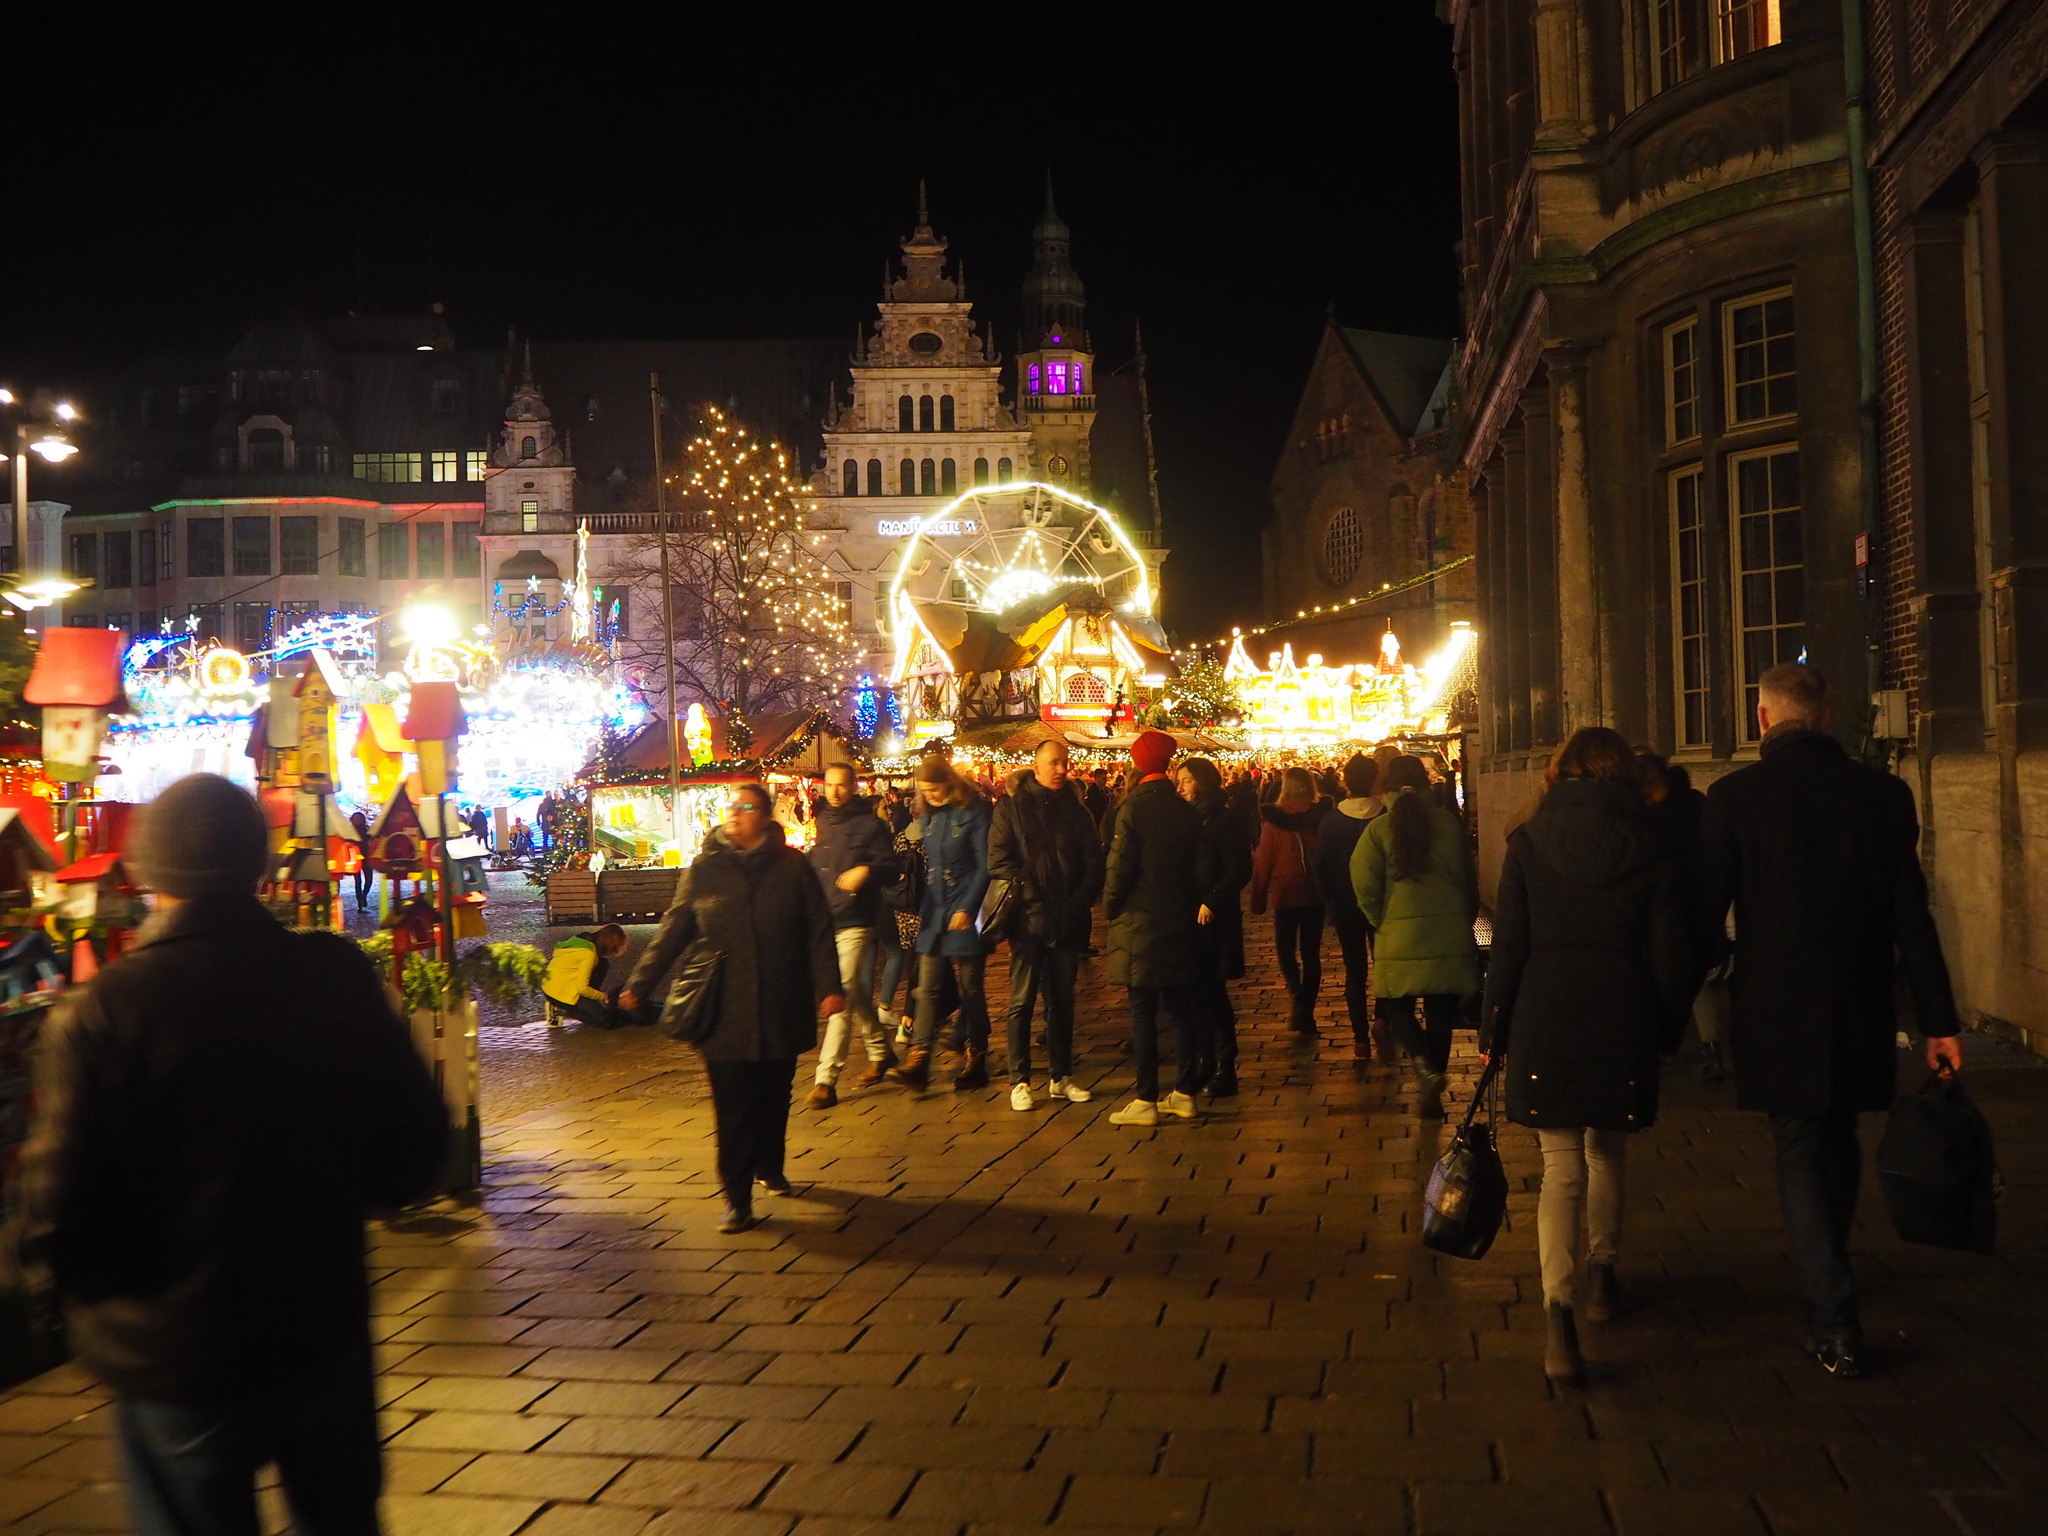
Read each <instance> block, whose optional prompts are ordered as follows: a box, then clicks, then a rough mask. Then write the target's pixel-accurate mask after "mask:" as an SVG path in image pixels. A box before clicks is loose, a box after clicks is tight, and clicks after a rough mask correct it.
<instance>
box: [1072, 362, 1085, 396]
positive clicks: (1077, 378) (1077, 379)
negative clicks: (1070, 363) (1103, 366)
mask: <svg viewBox="0 0 2048 1536" xmlns="http://www.w3.org/2000/svg"><path fill="white" fill-rule="evenodd" d="M1074 393H1075V394H1077V395H1085V394H1087V393H1088V386H1087V385H1085V384H1083V383H1082V382H1081V365H1080V364H1079V363H1076V364H1074Z"/></svg>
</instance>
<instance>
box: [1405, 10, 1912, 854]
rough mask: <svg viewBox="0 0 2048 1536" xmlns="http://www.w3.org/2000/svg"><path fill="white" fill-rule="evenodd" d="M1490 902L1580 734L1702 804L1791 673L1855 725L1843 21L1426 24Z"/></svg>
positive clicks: (1851, 332)
mask: <svg viewBox="0 0 2048 1536" xmlns="http://www.w3.org/2000/svg"><path fill="white" fill-rule="evenodd" d="M1444 14H1445V15H1446V17H1447V19H1448V20H1449V21H1450V22H1451V23H1452V25H1453V27H1454V37H1455V43H1454V47H1455V54H1456V66H1457V72H1458V80H1459V100H1460V134H1461V163H1462V166H1463V175H1462V184H1463V203H1464V206H1463V224H1464V238H1463V245H1462V262H1463V272H1462V279H1463V288H1464V302H1465V313H1466V317H1467V331H1468V335H1467V337H1466V340H1465V342H1464V347H1463V353H1462V356H1461V359H1460V374H1461V388H1462V396H1463V402H1464V424H1463V429H1462V432H1461V442H1460V457H1461V461H1462V468H1463V471H1464V473H1465V474H1466V475H1467V477H1468V481H1469V484H1470V487H1471V496H1472V503H1473V517H1474V527H1475V539H1476V548H1477V551H1478V562H1477V563H1478V578H1479V579H1478V607H1479V622H1478V626H1477V627H1478V630H1479V635H1480V646H1481V651H1480V668H1481V700H1480V714H1481V721H1480V726H1481V747H1480V752H1479V761H1478V764H1477V772H1476V775H1475V787H1476V789H1477V791H1478V796H1479V803H1480V827H1481V866H1482V871H1483V881H1484V884H1485V886H1486V888H1487V889H1488V890H1489V891H1490V890H1491V887H1492V883H1493V880H1494V878H1495V876H1496V874H1497V871H1498V868H1499V862H1500V855H1501V849H1502V841H1503V826H1504V824H1505V823H1506V821H1507V820H1508V819H1509V818H1510V817H1511V816H1512V815H1514V814H1515V813H1516V811H1517V810H1518V809H1519V808H1520V807H1521V806H1523V805H1524V804H1526V802H1527V801H1528V800H1529V799H1530V798H1531V796H1532V794H1533V792H1534V791H1535V789H1536V787H1537V785H1538V783H1539V781H1540V778H1541V774H1542V770H1543V767H1544V765H1545V763H1546V762H1547V760H1548V758H1549V756H1550V754H1551V752H1552V751H1553V750H1554V748H1555V747H1556V745H1557V744H1558V743H1559V742H1560V741H1562V740H1563V739H1564V738H1565V737H1566V736H1567V735H1568V734H1569V733H1570V732H1571V731H1572V730H1574V729H1576V728H1577V727H1579V726H1582V725H1587V724H1610V725H1613V726H1614V727H1616V728H1617V729H1619V730H1621V731H1622V732H1624V733H1625V734H1626V735H1628V736H1629V737H1631V738H1632V739H1635V740H1644V741H1649V742H1654V743H1656V744H1658V745H1659V746H1661V747H1663V748H1665V749H1666V750H1668V751H1670V752H1671V753H1672V754H1673V755H1674V757H1676V758H1677V759H1678V760H1679V761H1681V762H1683V763H1685V764H1686V765H1687V766H1688V767H1689V768H1690V770H1691V771H1692V773H1693V775H1694V777H1695V779H1697V780H1699V781H1702V782H1704V781H1706V780H1709V779H1711V778H1712V777H1714V776H1715V775H1717V774H1719V773H1722V772H1725V771H1726V770H1727V769H1729V768H1730V767H1732V766H1735V765H1738V764H1740V763H1742V762H1744V761H1746V760H1748V759H1750V758H1752V757H1753V756H1754V754H1755V752H1756V745H1757V731H1756V722H1755V714H1754V705H1755V683H1756V679H1757V677H1758V676H1759V675H1760V674H1761V673H1762V671H1763V670H1764V669H1765V668H1766V667H1768V666H1770V665H1772V664H1773V663H1775V662H1777V661H1781V660H1792V659H1798V658H1802V657H1804V658H1806V659H1809V660H1811V661H1813V662H1815V663H1817V664H1818V665H1819V666H1820V667H1821V668H1822V669H1823V670H1824V671H1825V672H1826V673H1827V674H1828V676H1829V677H1830V678H1831V679H1832V680H1833V681H1834V683H1835V685H1836V691H1837V697H1838V700H1839V702H1838V708H1837V716H1838V722H1839V725H1840V727H1841V728H1842V729H1843V731H1844V733H1845V735H1847V736H1849V737H1851V738H1856V739H1858V740H1859V741H1860V738H1861V737H1862V735H1863V726H1864V724H1865V721H1866V719H1867V709H1866V701H1867V697H1868V693H1867V689H1868V677H1869V649H1868V631H1869V629H1870V625H1871V618H1872V608H1871V604H1870V601H1869V599H1868V598H1867V596H1866V593H1865V591H1864V589H1863V586H1862V585H1861V584H1860V583H1859V579H1858V567H1857V564H1856V559H1857V551H1858V548H1859V536H1860V535H1865V534H1867V533H1868V531H1869V530H1868V528H1867V525H1866V519H1865V511H1864V507H1865V498H1864V488H1865V487H1864V479H1863V474H1864V468H1863V454H1862V431H1861V416H1860V413H1859V401H1858V393H1857V385H1856V380H1857V366H1858V329H1857V299H1856V295H1857V287H1856V277H1857V265H1856V260H1855V254H1854V252H1855V247H1854V242H1853V239H1852V229H1851V225H1852V217H1851V190H1850V189H1851V178H1850V167H1849V162H1848V154H1847V141H1846V114H1845V108H1844V89H1845V81H1844V74H1843V48H1842V24H1841V15H1842V13H1841V7H1840V6H1839V4H1837V3H1836V0H1626V3H1622V4H1617V5H1597V4H1593V3H1591V0H1447V3H1446V4H1445V6H1444Z"/></svg>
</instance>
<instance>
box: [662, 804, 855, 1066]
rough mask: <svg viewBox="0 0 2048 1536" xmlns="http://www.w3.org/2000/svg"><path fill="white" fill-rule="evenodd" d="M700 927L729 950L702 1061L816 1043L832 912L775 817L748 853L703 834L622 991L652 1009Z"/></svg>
mask: <svg viewBox="0 0 2048 1536" xmlns="http://www.w3.org/2000/svg"><path fill="white" fill-rule="evenodd" d="M699 934H702V935H703V936H704V937H705V938H707V939H709V940H710V941H711V943H712V945H713V946H714V947H715V948H716V949H717V950H718V951H719V952H720V953H721V954H723V955H724V956H725V961H724V964H723V966H722V967H721V968H720V975H719V984H718V1027H717V1028H716V1029H714V1030H713V1031H712V1032H711V1037H710V1038H709V1039H708V1040H706V1041H705V1042H704V1043H703V1045H702V1046H701V1047H700V1049H701V1050H702V1051H703V1052H704V1056H705V1059H706V1060H707V1061H794V1060H795V1059H796V1058H797V1057H799V1056H801V1055H803V1053H804V1052H805V1051H808V1050H810V1049H812V1048H813V1047H815V1046H816V1045H817V1043H818V1004H819V1002H820V1001H822V1000H823V999H825V998H828V997H830V996H832V995H833V994H834V993H836V992H837V991H838V990H839V953H838V950H837V949H836V948H835V947H834V945H833V940H832V911H831V909H830V908H829V907H827V906H826V905H825V893H824V891H822V890H821V889H819V886H818V877H817V875H816V874H815V873H814V872H813V871H812V869H811V866H810V864H809V862H808V861H807V860H806V859H805V858H804V856H803V855H802V854H800V853H798V852H797V851H796V850H795V849H794V848H791V847H789V846H787V845H786V844H785V843H784V842H783V840H782V828H781V827H780V826H779V825H778V824H776V823H774V822H770V823H769V824H768V837H767V840H766V841H765V842H763V843H761V844H760V845H759V846H758V847H756V848H753V849H751V850H749V851H747V852H742V851H740V850H739V849H738V848H735V847H734V846H733V845H732V844H731V843H730V842H728V841H727V840H726V836H725V830H724V829H723V828H719V829H718V830H716V831H714V832H713V833H712V834H711V835H710V836H709V837H708V838H706V839H705V840H704V851H703V852H702V853H700V854H698V855H697V859H696V862H695V863H693V864H692V865H691V866H690V868H689V870H688V872H687V873H685V874H684V876H683V878H682V880H681V881H680V882H679V883H678V884H677V886H676V899H675V904H674V905H673V906H671V907H670V908H669V909H668V915H667V916H665V917H664V918H662V920H661V928H660V929H659V931H657V932H656V933H655V935H654V942H653V943H651V944H649V945H648V946H647V952H646V953H645V954H644V955H642V956H641V957H640V963H639V964H638V965H636V966H634V967H633V978H632V980H630V981H629V982H627V983H626V990H627V991H629V992H631V993H633V994H634V995H635V996H637V997H638V998H640V999H641V1001H642V1002H643V1003H644V1004H645V1005H647V1006H648V1007H655V1008H658V1007H659V1006H660V1005H661V997H660V995H659V994H658V993H657V991H656V989H657V987H658V986H659V985H660V982H661V978H662V977H663V976H665V975H666V974H667V973H668V968H669V967H670V966H672V965H674V964H675V963H676V960H677V958H678V957H679V956H680V955H681V954H682V952H683V951H684V950H685V949H687V948H688V947H689V946H690V945H691V943H693V942H694V941H695V940H696V938H697V936H698V935H699Z"/></svg>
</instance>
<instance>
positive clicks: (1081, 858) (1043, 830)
mask: <svg viewBox="0 0 2048 1536" xmlns="http://www.w3.org/2000/svg"><path fill="white" fill-rule="evenodd" d="M1067 762H1068V759H1067V747H1066V743H1064V742H1060V741H1043V742H1040V743H1039V744H1038V751H1037V752H1036V753H1035V754H1034V755H1033V756H1032V759H1031V767H1030V768H1029V769H1028V770H1020V771H1019V772H1017V773H1016V774H1014V775H1012V776H1011V779H1010V783H1009V791H1010V792H1009V793H1008V794H1006V795H1005V796H1003V798H1002V799H1000V800H998V801H997V802H996V809H995V820H994V822H993V824H992V825H991V826H990V828H989V834H988V869H989V876H990V878H991V879H995V880H1008V881H1010V882H1011V884H1012V886H1013V888H1014V889H1015V891H1016V896H1015V900H1014V902H1013V904H1012V907H1011V911H1012V914H1013V915H1012V917H1011V919H1010V930H1009V940H1010V1040H1009V1046H1010V1108H1012V1109H1017V1110H1025V1109H1029V1108H1031V1105H1032V1098H1031V1014H1032V1010H1033V1008H1034V1007H1035V1006H1036V1004H1037V1000H1038V998H1039V996H1040V994H1041V993H1042V994H1043V995H1044V997H1045V1049H1046V1058H1047V1060H1046V1070H1047V1071H1048V1072H1049V1073H1050V1074H1051V1081H1050V1084H1049V1086H1048V1088H1047V1092H1048V1093H1049V1094H1050V1095H1051V1096H1052V1097H1053V1098H1055V1099H1067V1100H1070V1101H1071V1102H1073V1103H1075V1104H1085V1103H1087V1101H1088V1100H1089V1099H1091V1098H1093V1097H1094V1095H1093V1094H1091V1093H1090V1092H1089V1091H1088V1090H1087V1089H1086V1088H1083V1087H1082V1086H1081V1085H1080V1084H1078V1083H1076V1082H1075V1081H1074V1080H1073V1074H1074V977H1075V975H1076V973H1077V972H1078V971H1079V970H1080V968H1081V956H1082V954H1083V953H1084V952H1085V951H1086V950H1087V948H1088V930H1089V927H1090V925H1091V922H1092V910H1091V909H1092V908H1093V907H1094V905H1095V899H1096V898H1097V897H1098V896H1100V895H1101V894H1102V870H1103V855H1102V839H1101V836H1100V835H1099V834H1098V833H1097V831H1096V829H1095V819H1094V818H1093V817H1092V816H1090V815H1089V814H1088V807H1087V806H1086V805H1085V804H1084V803H1083V802H1082V800H1081V797H1080V795H1079V794H1078V793H1076V787H1075V786H1074V785H1073V784H1072V783H1071V782H1070V781H1069V780H1068V778H1067Z"/></svg>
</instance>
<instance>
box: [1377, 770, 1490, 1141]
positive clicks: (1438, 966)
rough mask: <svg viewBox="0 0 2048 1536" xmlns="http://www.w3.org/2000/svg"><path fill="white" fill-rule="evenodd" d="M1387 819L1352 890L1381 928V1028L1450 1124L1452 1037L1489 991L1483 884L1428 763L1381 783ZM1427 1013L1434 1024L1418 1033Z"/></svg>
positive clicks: (1431, 1111)
mask: <svg viewBox="0 0 2048 1536" xmlns="http://www.w3.org/2000/svg"><path fill="white" fill-rule="evenodd" d="M1380 792H1381V794H1382V795H1384V796H1385V797H1386V802H1387V814H1386V815H1384V816H1381V817H1379V818H1377V819H1376V820H1374V821H1372V822H1371V823H1370V824H1368V825H1367V827H1366V829H1365V831H1363V832H1362V833H1360V834H1359V838H1358V846H1357V847H1356V848H1354V849H1353V850H1352V852H1351V885H1352V889H1353V891H1354V892H1355V893H1356V894H1357V897H1358V909H1359V911H1360V912H1362V913H1364V914H1365V920H1366V921H1367V922H1368V923H1370V924H1371V925H1372V928H1373V933H1374V938H1373V967H1374V975H1373V991H1374V993H1375V994H1376V996H1377V998H1378V1012H1379V1017H1380V1022H1381V1023H1383V1024H1384V1025H1386V1026H1387V1029H1388V1031H1389V1032H1390V1033H1391V1034H1392V1035H1393V1037H1394V1039H1395V1041H1396V1042H1397V1043H1398V1044H1399V1045H1401V1046H1402V1048H1403V1049H1405V1050H1406V1051H1407V1052H1408V1054H1409V1056H1410V1058H1411V1059H1413V1060H1414V1061H1415V1062H1416V1063H1417V1067H1418V1081H1417V1085H1416V1096H1415V1110H1416V1113H1417V1114H1418V1115H1420V1116H1422V1117H1423V1118H1425V1119H1434V1118H1439V1117H1441V1116H1442V1114H1443V1112H1444V1109H1443V1094H1444V1080H1445V1069H1446V1068H1447V1067H1448V1066H1449V1065H1450V1060H1451V1031H1452V1029H1453V1028H1455V1027H1456V1025H1457V1022H1458V1017H1459V1010H1460V1007H1461V1006H1462V999H1464V998H1466V997H1468V996H1470V995H1471V994H1472V993H1475V992H1477V991H1478V990H1479V944H1478V941H1477V940H1475V939H1474V938H1473V936H1472V920H1473V919H1474V918H1475V917H1476V916H1478V914H1479V882H1478V877H1477V874H1476V872H1475V871H1474V869H1473V867H1472V851H1471V845H1470V844H1469V843H1468V842H1467V841H1466V838H1465V827H1464V824H1463V823H1462V822H1460V821H1459V820H1458V818H1457V817H1456V816H1454V815H1452V814H1451V813H1450V812H1449V811H1447V810H1444V809H1443V808H1441V807H1440V806H1437V805H1435V804H1433V803H1432V802H1431V800H1430V793H1429V771H1428V769H1426V768H1424V767H1423V766H1422V759H1421V758H1419V757H1413V756H1410V755H1408V754H1405V753H1404V754H1403V755H1401V756H1400V757H1397V758H1395V759H1394V761H1393V762H1392V763H1390V764H1389V765H1388V767H1387V770H1386V775H1385V777H1384V778H1383V779H1382V780H1381V782H1380ZM1417 1002H1420V1003H1421V1004H1422V1011H1423V1015H1424V1018H1425V1020H1426V1023H1424V1024H1418V1023H1417V1022H1416V1018H1415V1005H1416V1003H1417Z"/></svg>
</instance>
